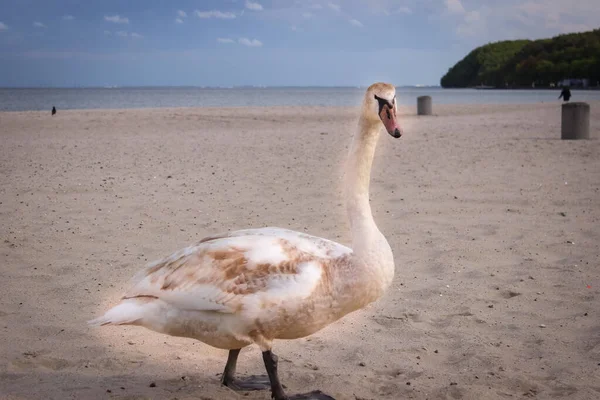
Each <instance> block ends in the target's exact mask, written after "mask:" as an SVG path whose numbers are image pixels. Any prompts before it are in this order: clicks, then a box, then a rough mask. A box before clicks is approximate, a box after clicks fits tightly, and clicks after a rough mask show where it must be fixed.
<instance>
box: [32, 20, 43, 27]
mask: <svg viewBox="0 0 600 400" xmlns="http://www.w3.org/2000/svg"><path fill="white" fill-rule="evenodd" d="M33 26H35V27H36V28H45V27H46V25H44V24H42V23H41V22H38V21H36V22H34V23H33Z"/></svg>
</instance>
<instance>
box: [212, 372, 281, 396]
mask: <svg viewBox="0 0 600 400" xmlns="http://www.w3.org/2000/svg"><path fill="white" fill-rule="evenodd" d="M221 383H222V384H223V385H225V386H227V387H228V388H229V389H231V390H235V391H236V392H246V391H248V392H249V391H254V390H268V389H271V381H269V377H268V376H266V375H251V376H247V377H244V378H233V379H231V378H230V379H225V375H223V379H222V381H221Z"/></svg>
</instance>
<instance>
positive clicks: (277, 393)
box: [263, 350, 335, 400]
mask: <svg viewBox="0 0 600 400" xmlns="http://www.w3.org/2000/svg"><path fill="white" fill-rule="evenodd" d="M263 360H264V362H265V368H266V369H267V374H269V379H270V381H271V398H273V400H335V399H334V398H333V397H331V396H328V395H326V394H325V393H323V392H321V391H320V390H315V391H313V392H310V393H303V394H295V395H292V396H287V395H286V394H285V392H284V391H283V386H282V385H281V382H279V375H278V373H277V356H276V355H275V354H273V353H272V352H271V350H267V351H264V352H263Z"/></svg>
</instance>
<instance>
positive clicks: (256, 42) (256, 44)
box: [238, 37, 263, 47]
mask: <svg viewBox="0 0 600 400" xmlns="http://www.w3.org/2000/svg"><path fill="white" fill-rule="evenodd" d="M238 43H239V44H243V45H244V46H248V47H261V46H262V45H263V44H262V42H261V41H260V40H256V39H248V38H244V37H243V38H239V39H238Z"/></svg>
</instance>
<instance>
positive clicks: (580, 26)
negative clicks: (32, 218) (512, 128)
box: [0, 0, 600, 87]
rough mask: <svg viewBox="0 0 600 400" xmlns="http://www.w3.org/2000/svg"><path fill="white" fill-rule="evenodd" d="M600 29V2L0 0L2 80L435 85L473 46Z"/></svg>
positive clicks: (14, 83)
mask: <svg viewBox="0 0 600 400" xmlns="http://www.w3.org/2000/svg"><path fill="white" fill-rule="evenodd" d="M598 27H600V12H599V8H598V0H569V1H566V0H502V1H501V0H331V1H329V0H302V1H301V0H220V1H217V0H172V1H169V2H167V1H162V0H129V1H123V0H103V1H99V0H87V1H83V0H81V1H75V0H62V1H60V0H0V86H1V87H32V86H53V87H79V86H165V85H166V86H221V87H229V86H242V85H254V86H364V85H368V84H370V83H371V82H374V81H380V80H382V81H387V82H391V83H394V84H396V85H399V86H400V85H438V84H439V80H440V78H441V77H442V75H443V74H444V73H446V72H447V70H448V68H450V67H451V66H452V65H454V64H455V63H456V62H457V61H459V60H460V59H462V58H463V57H464V56H465V55H466V54H468V53H469V52H470V51H471V50H472V49H473V48H475V47H477V46H480V45H483V44H486V43H489V42H493V41H498V40H507V39H519V38H528V39H537V38H543V37H552V36H555V35H558V34H561V33H568V32H580V31H585V30H591V29H595V28H598Z"/></svg>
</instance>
